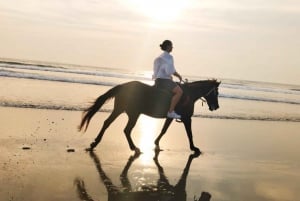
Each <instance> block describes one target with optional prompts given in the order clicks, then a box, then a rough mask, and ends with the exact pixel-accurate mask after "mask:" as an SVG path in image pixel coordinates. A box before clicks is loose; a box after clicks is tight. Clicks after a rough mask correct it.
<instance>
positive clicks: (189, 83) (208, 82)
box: [185, 79, 218, 87]
mask: <svg viewBox="0 0 300 201" xmlns="http://www.w3.org/2000/svg"><path fill="white" fill-rule="evenodd" d="M216 83H218V81H217V80H216V79H209V80H198V81H194V82H187V83H185V85H187V86H190V87H193V86H195V85H196V86H199V85H202V86H203V85H207V84H216Z"/></svg>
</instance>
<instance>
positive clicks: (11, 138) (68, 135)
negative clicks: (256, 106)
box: [0, 107, 300, 201]
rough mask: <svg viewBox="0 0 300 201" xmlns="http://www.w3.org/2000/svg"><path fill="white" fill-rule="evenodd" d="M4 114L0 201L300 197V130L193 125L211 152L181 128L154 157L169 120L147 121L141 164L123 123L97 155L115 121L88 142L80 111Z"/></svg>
mask: <svg viewBox="0 0 300 201" xmlns="http://www.w3.org/2000/svg"><path fill="white" fill-rule="evenodd" d="M0 113H1V115H0V122H1V126H0V133H1V135H0V176H1V177H0V200H14V201H15V200H25V201H27V200H43V201H48V200H49V201H50V200H101V201H103V200H108V199H110V200H116V201H117V200H133V197H136V198H139V199H140V200H155V199H156V200H157V198H158V197H157V196H159V195H160V196H162V195H163V196H164V198H170V197H176V196H177V197H176V199H177V200H183V201H185V200H187V201H193V200H194V197H196V198H199V197H200V195H201V193H203V192H207V193H209V194H210V195H211V199H210V200H211V201H219V200H220V201H222V200H223V201H225V200H226V201H241V200H251V201H252V200H261V201H270V200H274V201H275V200H278V201H279V200H280V201H282V200H287V201H288V200H289V201H295V200H299V197H300V191H299V184H300V171H299V169H300V161H299V155H300V136H299V130H300V124H299V123H289V122H267V121H241V120H219V119H201V118H194V119H193V132H194V140H195V145H197V146H198V147H199V148H200V149H201V150H202V151H203V154H201V155H200V156H199V157H196V156H193V155H191V154H192V153H191V152H190V151H189V149H188V140H187V137H186V134H185V130H184V127H183V125H182V124H180V123H173V124H172V126H171V127H170V129H169V130H168V132H167V134H166V135H165V136H164V137H163V138H162V140H161V148H162V149H164V150H163V151H161V152H160V153H158V154H157V155H155V152H154V151H153V148H154V145H153V141H154V139H155V137H156V136H157V135H158V133H159V131H160V129H161V126H162V124H163V120H157V119H152V118H149V117H145V116H141V117H140V119H139V121H138V123H137V125H136V127H135V128H134V130H133V133H132V136H133V139H134V141H135V143H136V145H137V146H139V147H140V148H141V150H142V151H143V154H141V155H140V156H134V155H133V154H134V153H133V152H131V151H130V150H129V147H128V145H127V142H126V138H125V136H124V134H123V132H122V131H123V129H124V127H125V124H126V122H127V117H126V116H125V115H122V116H120V118H118V119H117V120H116V121H115V122H114V123H113V124H112V125H111V127H110V128H109V129H108V130H107V132H106V134H105V135H104V137H103V140H102V142H101V143H100V145H99V146H98V147H97V148H96V150H95V151H94V153H92V154H90V153H87V152H85V151H84V149H85V148H86V147H87V146H88V145H89V144H90V142H91V141H92V140H93V139H94V138H95V137H96V134H97V133H98V131H99V129H100V128H101V126H102V122H103V121H104V119H105V118H106V117H107V116H108V113H98V114H96V116H95V117H94V118H93V119H92V121H91V123H90V127H89V129H88V131H87V133H85V134H82V133H79V132H77V125H78V124H79V122H80V118H81V112H77V111H59V110H41V109H21V108H10V107H0ZM68 150H71V151H69V152H68ZM120 175H122V176H121V177H120ZM204 195H208V194H205V193H204Z"/></svg>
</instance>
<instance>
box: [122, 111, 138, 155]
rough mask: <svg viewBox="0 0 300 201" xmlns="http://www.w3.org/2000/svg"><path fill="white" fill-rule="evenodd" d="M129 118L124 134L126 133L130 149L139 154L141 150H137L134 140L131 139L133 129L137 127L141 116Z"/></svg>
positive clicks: (129, 116) (130, 116)
mask: <svg viewBox="0 0 300 201" xmlns="http://www.w3.org/2000/svg"><path fill="white" fill-rule="evenodd" d="M128 118H129V120H128V123H127V125H126V127H125V129H124V133H125V136H126V139H127V141H128V144H129V147H130V149H131V150H133V151H136V152H138V153H139V152H140V150H139V148H137V147H136V146H135V144H134V143H133V141H132V138H131V131H132V129H133V127H134V126H135V124H136V122H137V120H138V118H139V115H128Z"/></svg>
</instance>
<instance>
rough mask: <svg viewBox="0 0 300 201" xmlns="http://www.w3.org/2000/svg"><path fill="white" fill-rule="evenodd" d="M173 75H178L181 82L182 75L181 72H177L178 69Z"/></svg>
mask: <svg viewBox="0 0 300 201" xmlns="http://www.w3.org/2000/svg"><path fill="white" fill-rule="evenodd" d="M173 75H174V76H176V77H178V79H179V80H180V82H181V80H182V77H181V75H180V74H179V73H177V71H175V73H173Z"/></svg>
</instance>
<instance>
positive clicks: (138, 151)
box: [134, 148, 142, 155]
mask: <svg viewBox="0 0 300 201" xmlns="http://www.w3.org/2000/svg"><path fill="white" fill-rule="evenodd" d="M134 152H135V154H134V155H140V154H141V153H142V152H141V150H140V149H139V148H135V149H134Z"/></svg>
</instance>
